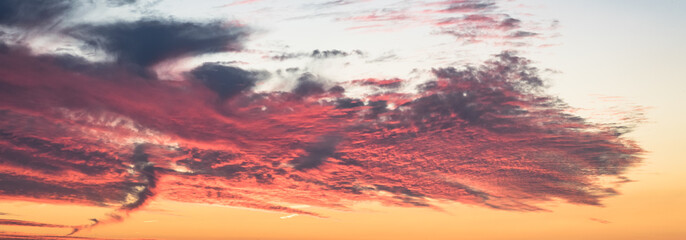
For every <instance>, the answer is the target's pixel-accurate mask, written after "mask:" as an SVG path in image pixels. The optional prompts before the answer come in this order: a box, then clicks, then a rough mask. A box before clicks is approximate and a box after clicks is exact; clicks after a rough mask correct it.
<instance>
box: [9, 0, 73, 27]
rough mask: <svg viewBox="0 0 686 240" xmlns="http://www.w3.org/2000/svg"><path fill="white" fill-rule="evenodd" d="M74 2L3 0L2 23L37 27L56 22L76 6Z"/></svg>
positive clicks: (58, 0)
mask: <svg viewBox="0 0 686 240" xmlns="http://www.w3.org/2000/svg"><path fill="white" fill-rule="evenodd" d="M73 4H74V2H72V1H66V0H64V1H63V0H55V1H51V0H36V1H22V0H1V1H0V25H6V26H19V27H37V26H41V25H45V24H51V23H56V22H57V21H59V20H60V18H61V17H63V16H64V15H65V14H66V13H67V12H69V11H70V10H72V9H73V8H74V5H73Z"/></svg>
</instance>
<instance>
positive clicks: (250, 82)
mask: <svg viewBox="0 0 686 240" xmlns="http://www.w3.org/2000/svg"><path fill="white" fill-rule="evenodd" d="M190 74H191V76H193V78H195V79H196V80H198V81H200V82H201V83H202V84H203V85H205V86H207V88H209V89H210V90H212V91H214V92H216V93H217V95H219V97H220V98H221V99H226V98H229V97H231V96H234V95H236V94H238V93H241V92H243V91H245V90H249V89H251V88H252V87H254V86H255V83H256V82H257V81H259V80H261V79H265V78H266V77H268V73H267V72H254V71H253V72H251V71H245V70H243V69H240V68H237V67H231V66H224V65H220V64H215V63H205V64H203V65H202V66H200V67H197V68H195V69H193V70H192V71H191V72H190Z"/></svg>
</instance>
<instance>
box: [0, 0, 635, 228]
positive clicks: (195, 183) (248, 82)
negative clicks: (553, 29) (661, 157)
mask: <svg viewBox="0 0 686 240" xmlns="http://www.w3.org/2000/svg"><path fill="white" fill-rule="evenodd" d="M128 2H129V1H118V2H111V4H112V5H113V6H118V5H119V4H124V3H128ZM249 2H252V1H237V2H236V3H249ZM0 3H2V4H6V3H11V4H12V7H14V8H13V9H20V10H12V12H11V13H12V14H9V15H2V18H0V19H2V20H1V21H0V23H2V24H11V25H12V26H20V27H30V26H36V25H45V24H49V23H53V22H56V21H59V19H60V18H61V17H63V16H65V14H66V13H67V12H68V11H69V9H70V8H71V6H69V7H66V8H64V9H63V7H61V6H62V5H53V3H52V2H51V3H50V4H47V5H45V6H35V7H36V8H37V9H38V10H39V11H38V12H40V11H43V10H41V9H43V8H45V9H47V10H44V11H45V12H46V13H45V18H44V19H37V18H36V16H33V15H31V14H33V13H31V14H29V13H27V14H19V15H17V14H15V13H16V11H23V10H21V9H24V8H28V7H26V6H33V5H32V4H33V3H23V2H22V3H19V2H0ZM58 3H63V2H54V4H58ZM337 3H341V4H343V3H347V1H342V2H341V1H337ZM25 4H27V5H25ZM497 10H498V9H497V6H496V5H495V4H494V3H493V2H491V1H443V2H437V3H430V4H422V5H421V6H420V8H419V9H414V8H412V7H407V8H405V9H391V10H381V9H377V10H374V11H366V12H356V13H352V14H351V16H349V17H341V18H337V19H336V20H338V21H351V22H353V23H363V24H366V23H374V24H379V25H381V26H389V25H391V26H396V27H397V26H403V27H404V26H405V25H404V24H400V25H399V24H398V23H399V22H402V23H408V22H413V23H420V24H425V25H428V26H430V27H432V28H435V29H437V30H438V33H443V34H453V35H454V36H457V37H460V38H461V39H462V40H466V41H475V42H476V41H483V40H488V39H492V40H493V39H495V40H498V41H500V40H502V41H509V40H512V39H515V38H517V39H518V38H525V37H531V36H539V35H537V33H533V32H530V31H528V30H527V28H526V23H524V22H523V21H522V20H519V19H516V18H514V17H511V16H509V15H507V14H502V13H498V12H497ZM6 16H7V17H6ZM59 33H60V34H67V35H69V36H71V37H73V38H76V39H77V40H79V41H82V44H85V45H86V46H87V47H90V48H92V49H96V50H99V51H104V52H106V53H107V54H109V55H110V56H111V57H112V58H113V59H114V60H115V61H114V62H93V61H91V60H88V59H87V58H85V57H84V56H80V55H69V54H59V55H56V54H43V55H35V54H34V53H32V51H30V50H29V49H27V48H22V47H21V46H17V45H16V44H15V45H5V44H3V45H0V62H2V63H3V64H2V65H0V180H2V184H0V195H1V196H2V197H6V198H10V199H12V198H14V199H23V200H31V201H37V202H56V203H64V204H82V205H97V206H107V207H110V208H112V212H111V213H110V214H109V215H108V216H107V217H105V218H101V219H92V223H91V224H88V225H83V226H75V227H70V228H73V229H74V232H73V233H76V232H78V231H80V230H82V229H87V228H91V227H94V226H97V225H100V224H106V223H111V222H117V221H122V220H123V219H124V218H125V216H126V215H127V214H128V213H129V212H131V211H136V210H139V209H142V208H144V207H145V206H146V204H147V203H149V202H150V201H154V200H155V199H167V200H174V201H181V202H192V203H209V204H219V205H226V206H237V207H245V208H253V209H262V210H269V211H278V212H284V213H288V214H290V215H288V216H294V215H310V216H320V215H319V214H318V213H317V212H315V210H310V209H307V210H304V209H301V208H297V207H291V206H292V205H293V204H305V205H310V206H318V207H326V208H333V209H348V208H350V207H351V206H353V205H354V203H356V202H359V201H375V202H379V203H381V204H384V205H392V206H405V207H425V208H434V209H437V208H438V207H437V206H435V205H433V203H434V202H436V201H440V202H449V203H453V202H455V203H464V204H471V205H476V206H482V207H488V208H493V209H500V210H511V211H537V210H542V208H541V207H540V206H541V205H543V203H545V202H547V201H552V200H563V201H567V202H570V203H574V204H584V205H601V204H602V200H603V199H604V198H606V197H610V196H614V195H617V194H618V192H617V190H615V189H614V187H615V185H608V184H606V182H607V181H605V180H606V178H616V179H618V180H619V181H618V182H626V181H627V179H626V178H625V177H624V176H623V174H624V172H625V171H626V170H627V169H629V168H631V167H632V166H635V165H636V164H638V163H640V161H641V154H642V152H643V150H642V149H641V148H640V147H639V146H637V145H636V144H635V143H634V142H632V141H631V140H629V139H627V138H626V137H625V134H626V133H627V132H628V131H630V130H631V126H633V124H634V123H633V122H623V123H614V124H597V123H593V122H592V121H590V120H587V119H584V118H582V117H579V116H576V115H573V114H571V113H570V107H569V106H567V105H566V104H565V103H564V102H562V101H561V100H560V99H558V98H557V97H556V96H553V95H550V94H548V93H546V86H547V84H546V81H544V79H543V77H541V76H540V75H539V70H538V69H537V68H536V67H535V66H533V65H532V63H531V62H530V61H529V60H527V59H526V58H523V57H521V56H519V55H518V54H517V53H515V52H509V51H505V52H502V53H500V54H497V55H495V56H493V58H492V59H490V60H487V61H485V62H483V63H481V64H479V65H464V66H463V65H452V66H435V67H433V68H432V69H430V70H428V69H424V70H426V74H427V75H428V77H427V78H424V79H410V78H386V77H378V76H360V77H355V78H353V79H355V80H347V79H345V80H346V81H340V82H334V81H333V80H331V81H330V80H329V78H328V77H330V76H331V75H334V72H335V71H332V73H331V74H329V73H328V72H327V73H322V72H318V71H319V70H320V69H317V68H314V67H312V68H310V67H308V68H302V66H297V68H296V67H293V68H288V69H286V70H285V71H286V72H288V73H289V74H292V76H297V79H295V82H294V84H293V85H283V86H281V88H279V87H276V88H275V89H273V90H263V89H262V90H254V89H256V88H255V87H256V86H259V85H260V84H262V82H261V81H262V80H264V79H267V78H269V76H270V75H269V72H266V71H258V70H251V69H252V68H249V67H252V66H243V65H241V66H242V67H241V68H239V67H236V66H230V65H222V64H220V63H212V62H205V63H204V64H202V65H200V66H197V67H195V68H192V69H190V70H188V71H186V72H184V73H183V74H181V75H182V77H180V78H179V79H173V80H174V81H151V79H156V77H155V76H154V73H153V72H154V68H155V67H156V66H158V64H162V63H165V62H166V61H172V60H177V59H181V58H185V57H192V56H199V55H203V54H209V53H222V52H236V51H241V50H242V44H243V42H244V41H245V38H246V37H247V35H248V34H249V29H248V28H247V27H244V26H238V25H233V24H226V23H222V22H206V23H203V22H183V21H178V20H163V19H159V18H148V19H143V20H137V21H131V22H110V23H105V24H93V23H79V24H76V25H74V26H71V27H68V28H66V29H61V30H59ZM310 49H312V48H310ZM262 53H264V52H262ZM399 54H400V53H399ZM363 55H364V54H363V52H362V51H360V50H353V51H343V50H337V49H335V48H332V49H330V50H319V49H316V50H313V51H312V52H295V53H286V54H283V55H281V56H276V57H271V59H272V60H286V59H291V58H308V59H311V60H313V61H321V62H326V61H322V60H323V59H329V58H345V57H350V56H363ZM388 56H390V57H392V58H397V59H398V60H402V59H400V57H399V56H396V55H395V54H391V55H388ZM388 56H384V57H385V58H384V57H382V58H379V59H380V60H384V61H385V60H388V59H387V57H388ZM266 58H267V60H268V59H269V58H270V57H269V56H267V57H266ZM350 59H351V58H345V60H350ZM241 60H242V59H241ZM377 60H378V59H377ZM394 60H396V59H394ZM388 62H391V61H385V62H384V63H388ZM233 63H236V62H233ZM271 63H274V62H271ZM245 65H249V64H248V63H246V64H245ZM322 65H325V64H322ZM400 66H403V67H405V65H398V68H403V67H400ZM289 67H291V66H289ZM282 69H284V68H282ZM322 69H326V68H324V67H322ZM349 69H352V68H345V69H338V70H341V71H348V70H349ZM306 71H309V72H306ZM322 71H323V70H322ZM351 71H352V70H351ZM410 71H415V69H407V72H410ZM277 73H278V74H280V72H277ZM301 73H302V74H301ZM363 73H364V72H363ZM297 74H300V75H297ZM322 76H326V78H324V77H322ZM410 81H413V82H410ZM417 81H425V82H423V83H421V84H419V85H418V86H417V88H415V89H411V88H412V87H413V86H415V85H416V84H417V83H418V82H417ZM258 89H259V88H258ZM359 89H364V90H359ZM12 221H15V220H7V221H6V222H5V223H7V224H14V225H17V224H25V225H26V224H38V223H30V222H12ZM17 221H18V220H17ZM7 224H6V225H7ZM41 226H43V225H41ZM43 227H49V226H47V225H46V226H43ZM65 228H66V226H65ZM73 233H72V234H73Z"/></svg>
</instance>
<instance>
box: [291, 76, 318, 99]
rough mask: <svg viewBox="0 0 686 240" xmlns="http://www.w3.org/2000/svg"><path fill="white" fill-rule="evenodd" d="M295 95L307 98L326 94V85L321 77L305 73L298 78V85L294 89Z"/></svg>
mask: <svg viewBox="0 0 686 240" xmlns="http://www.w3.org/2000/svg"><path fill="white" fill-rule="evenodd" d="M293 93H295V94H296V95H298V96H301V97H305V96H308V95H314V94H321V93H324V84H323V83H322V82H321V80H320V79H319V77H317V76H315V75H314V74H311V73H303V74H302V75H301V76H300V77H299V78H298V84H297V85H296V86H295V88H294V89H293Z"/></svg>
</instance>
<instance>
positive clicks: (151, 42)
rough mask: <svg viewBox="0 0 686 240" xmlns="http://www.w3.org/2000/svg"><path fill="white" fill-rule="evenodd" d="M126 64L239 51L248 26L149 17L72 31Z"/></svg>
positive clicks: (148, 65) (152, 62)
mask: <svg viewBox="0 0 686 240" xmlns="http://www.w3.org/2000/svg"><path fill="white" fill-rule="evenodd" d="M68 32H69V34H70V35H72V36H74V37H76V38H79V39H81V40H83V41H85V42H86V43H87V44H88V45H90V46H91V47H95V48H101V49H104V50H106V51H107V52H109V53H111V54H113V55H115V56H116V58H117V60H118V61H119V62H120V63H123V64H130V65H133V66H138V67H140V68H148V67H150V66H152V65H154V64H156V63H159V62H161V61H164V60H167V59H172V58H176V57H180V56H185V55H197V54H204V53H216V52H224V51H235V50H239V49H240V43H241V40H242V38H243V37H244V36H246V35H247V30H246V29H245V28H243V27H237V26H227V25H226V24H223V23H221V22H211V23H191V22H177V21H173V20H155V19H146V20H139V21H135V22H117V23H112V24H106V25H81V26H77V27H74V28H72V29H71V30H69V31H68Z"/></svg>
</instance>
